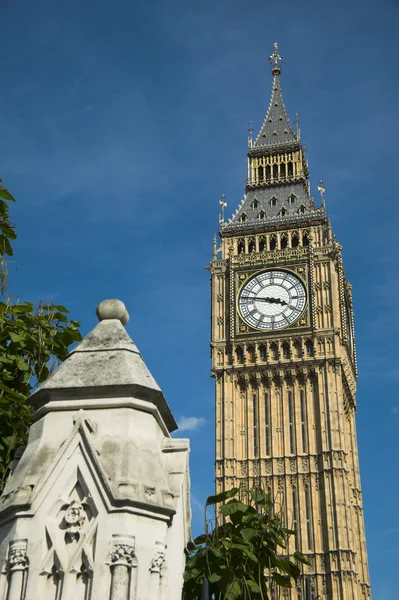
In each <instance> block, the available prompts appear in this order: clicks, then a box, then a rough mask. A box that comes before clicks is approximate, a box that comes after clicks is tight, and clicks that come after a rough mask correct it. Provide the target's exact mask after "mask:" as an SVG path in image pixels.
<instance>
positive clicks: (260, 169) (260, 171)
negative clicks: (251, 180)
mask: <svg viewBox="0 0 399 600" xmlns="http://www.w3.org/2000/svg"><path fill="white" fill-rule="evenodd" d="M258 181H259V182H261V181H263V167H262V166H260V167H258Z"/></svg>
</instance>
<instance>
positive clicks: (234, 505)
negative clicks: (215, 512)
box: [220, 500, 248, 517]
mask: <svg viewBox="0 0 399 600" xmlns="http://www.w3.org/2000/svg"><path fill="white" fill-rule="evenodd" d="M247 510H248V505H247V504H244V503H243V502H240V501H239V500H230V502H228V503H227V504H224V505H223V506H221V507H220V512H221V513H222V515H223V516H224V517H229V516H230V515H233V514H235V513H236V512H242V513H245V512H246V511H247Z"/></svg>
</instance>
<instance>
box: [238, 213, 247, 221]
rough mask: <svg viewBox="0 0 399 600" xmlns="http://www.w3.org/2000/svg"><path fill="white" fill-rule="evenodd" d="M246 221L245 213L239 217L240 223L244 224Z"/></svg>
mask: <svg viewBox="0 0 399 600" xmlns="http://www.w3.org/2000/svg"><path fill="white" fill-rule="evenodd" d="M246 220H247V215H246V214H245V213H242V215H241V217H240V221H241V223H245V221H246Z"/></svg>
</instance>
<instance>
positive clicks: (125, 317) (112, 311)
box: [96, 300, 129, 325]
mask: <svg viewBox="0 0 399 600" xmlns="http://www.w3.org/2000/svg"><path fill="white" fill-rule="evenodd" d="M96 315H97V317H98V320H99V321H106V320H107V319H118V320H119V321H120V322H121V323H122V325H126V323H127V322H128V321H129V313H128V312H127V308H126V306H125V305H124V303H123V302H122V300H103V301H102V302H100V304H99V305H98V306H97V308H96Z"/></svg>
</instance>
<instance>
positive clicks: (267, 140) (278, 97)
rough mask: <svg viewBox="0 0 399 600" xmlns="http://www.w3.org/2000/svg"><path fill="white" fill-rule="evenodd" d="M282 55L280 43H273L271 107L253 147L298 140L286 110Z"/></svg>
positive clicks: (270, 60)
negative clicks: (279, 47)
mask: <svg viewBox="0 0 399 600" xmlns="http://www.w3.org/2000/svg"><path fill="white" fill-rule="evenodd" d="M282 60H283V59H282V57H281V56H280V54H279V53H278V43H277V42H274V44H273V54H271V55H270V56H269V62H270V64H271V67H272V74H273V83H272V94H271V98H270V104H269V108H268V110H267V113H266V117H265V120H264V121H263V124H262V127H261V130H260V131H259V133H258V136H257V138H256V140H255V141H254V142H253V144H252V146H251V147H255V146H256V147H259V146H274V147H276V146H277V145H279V146H280V145H281V144H290V143H293V142H295V141H296V137H295V133H294V131H293V129H292V127H291V123H290V121H289V118H288V116H287V113H286V111H285V106H284V102H283V94H282V91H281V85H280V77H279V75H280V73H281V68H280V63H281V62H282Z"/></svg>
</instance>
